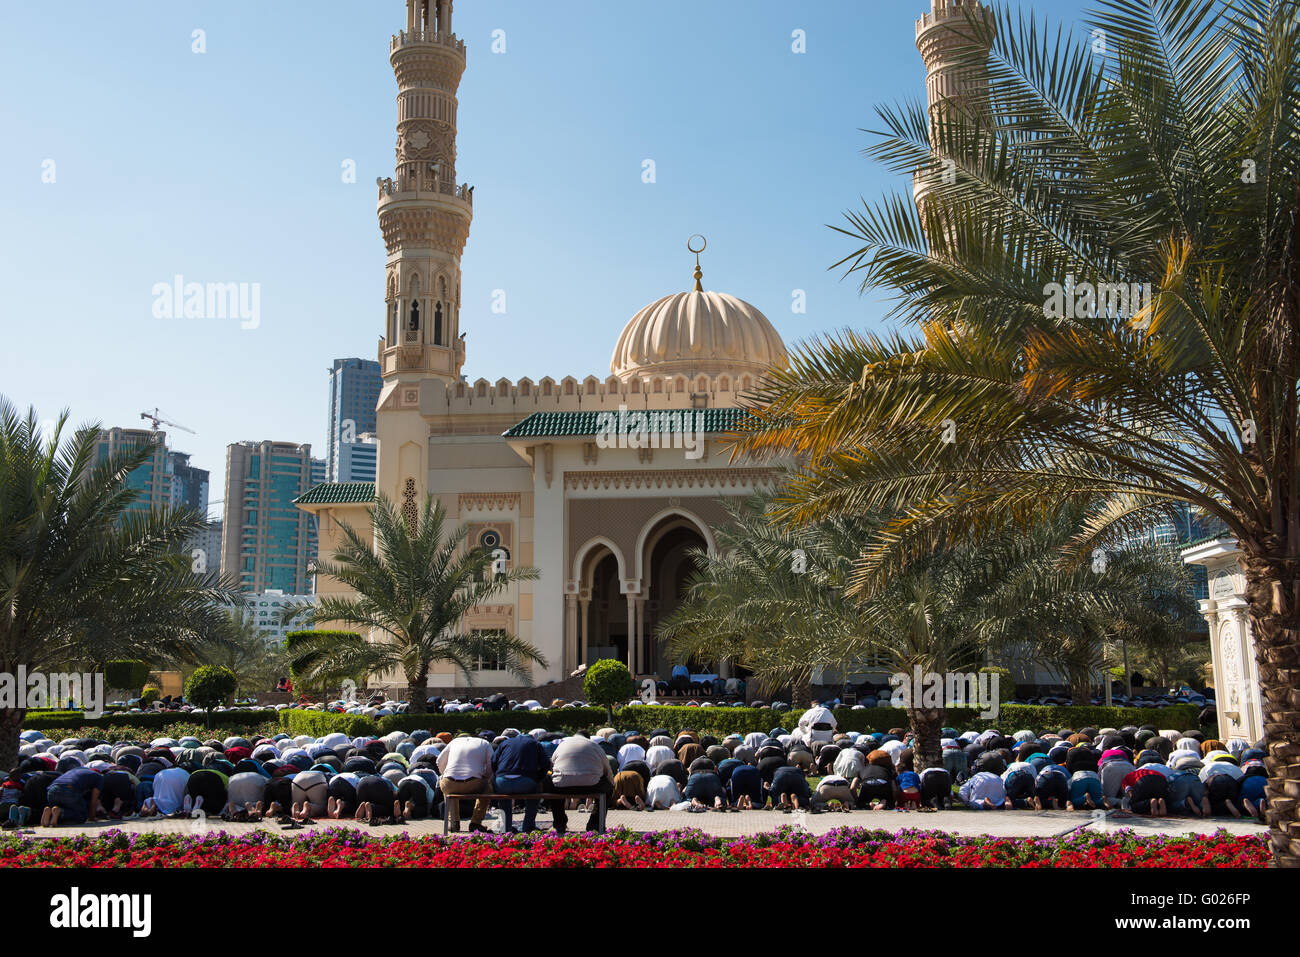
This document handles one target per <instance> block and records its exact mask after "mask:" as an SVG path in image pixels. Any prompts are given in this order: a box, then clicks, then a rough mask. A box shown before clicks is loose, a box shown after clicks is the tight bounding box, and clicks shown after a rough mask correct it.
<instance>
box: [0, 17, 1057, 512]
mask: <svg viewBox="0 0 1300 957" xmlns="http://www.w3.org/2000/svg"><path fill="white" fill-rule="evenodd" d="M1035 8H1036V10H1037V11H1038V12H1039V13H1043V12H1046V13H1048V14H1049V15H1051V16H1053V17H1055V18H1061V17H1064V18H1066V19H1067V20H1068V21H1072V22H1075V23H1077V22H1078V20H1079V18H1080V15H1081V8H1082V3H1081V2H1079V0H1053V2H1050V3H1037V4H1035ZM928 9H929V2H928V0H808V2H802V3H798V4H793V3H788V2H777V0H660V2H658V3H655V4H637V3H628V2H611V0H552V2H545V3H543V2H537V0H460V2H459V3H457V4H456V13H455V18H456V19H455V27H456V32H457V33H458V34H459V35H460V37H461V38H462V39H464V40H465V41H466V44H467V46H468V55H469V67H468V69H467V71H466V74H465V78H464V80H463V82H462V84H461V89H460V114H459V129H460V137H459V161H458V176H459V179H460V180H461V181H462V182H468V183H470V184H472V185H474V186H475V187H476V189H475V194H474V198H475V204H474V210H475V214H474V224H473V227H472V231H471V234H470V240H469V245H468V247H467V249H466V254H465V258H464V261H463V269H464V286H463V289H462V299H463V305H462V317H461V329H462V330H463V331H465V332H466V333H467V345H468V362H467V364H466V367H465V372H466V374H467V375H468V376H469V377H470V379H471V380H473V379H475V378H477V377H479V376H484V377H487V378H489V379H496V378H499V377H501V376H507V377H509V378H511V379H518V378H520V377H523V376H525V375H527V376H531V377H532V378H533V379H534V380H535V379H538V378H541V377H542V376H544V375H551V376H554V377H556V378H559V377H561V376H564V375H568V374H572V375H575V376H584V375H588V374H592V373H594V374H598V375H605V374H607V370H608V368H609V358H610V352H611V351H612V349H613V345H614V342H615V340H616V338H617V336H618V333H619V331H620V329H621V328H622V327H623V325H624V323H625V322H626V321H627V320H628V319H629V318H630V317H631V316H632V315H633V314H634V313H635V312H636V311H637V310H638V309H639V308H640V307H641V306H643V305H645V304H646V303H648V302H651V301H652V300H654V299H656V298H658V297H659V296H662V295H665V294H667V293H670V292H675V291H679V290H683V289H687V288H689V283H690V281H691V269H692V268H693V259H692V257H691V256H690V255H689V254H688V253H687V252H686V250H685V248H684V244H685V241H686V238H687V236H689V235H690V234H692V233H697V232H698V233H704V234H705V235H706V236H707V237H708V240H709V249H708V251H707V252H706V253H705V255H704V257H703V266H704V270H705V286H706V288H712V289H718V290H720V291H723V292H728V293H731V294H733V295H736V296H739V297H741V298H743V299H746V300H748V301H750V302H752V303H754V304H755V305H757V306H758V307H759V308H760V309H762V310H763V311H764V312H765V313H766V314H767V316H768V317H769V318H770V319H771V320H772V322H773V323H774V324H775V325H776V327H777V329H778V330H779V331H780V333H781V334H782V336H784V338H785V340H786V342H787V344H788V345H793V344H795V343H797V342H798V341H799V340H800V339H802V338H804V337H805V336H807V335H809V334H811V333H814V332H818V331H827V330H834V329H838V328H842V327H844V326H854V327H858V328H867V329H876V330H878V329H880V328H881V318H880V317H881V316H882V315H883V313H884V311H885V308H886V306H885V303H884V301H883V299H882V297H881V296H880V295H878V294H874V293H868V294H867V295H865V296H863V295H860V294H859V292H858V289H857V283H856V281H855V280H853V279H849V280H845V279H843V278H842V277H841V274H840V273H839V272H834V271H828V267H829V266H830V265H831V264H832V263H834V262H835V261H837V260H838V259H839V258H841V256H843V255H844V254H845V253H846V252H848V251H849V249H850V246H849V244H848V240H847V239H846V238H845V237H842V236H840V235H839V234H837V233H834V232H833V231H831V230H830V229H829V228H827V224H831V223H838V222H840V221H841V219H842V214H843V212H844V210H846V209H848V208H853V207H856V206H858V205H859V202H860V200H859V197H862V196H865V197H867V198H868V199H874V198H877V197H879V196H880V195H882V193H883V192H884V191H885V190H886V189H889V188H891V187H894V186H898V187H902V188H906V186H907V184H906V183H905V182H903V181H902V180H897V179H893V178H891V177H889V176H887V175H886V174H885V173H884V172H883V171H881V170H880V169H878V168H877V167H875V166H874V165H873V164H872V163H871V162H870V161H868V160H866V159H865V158H863V157H862V156H861V155H860V150H861V149H862V148H863V146H864V145H866V143H867V142H868V137H867V136H866V135H865V134H863V133H862V132H860V128H863V127H867V128H871V127H876V126H878V123H877V120H876V117H875V112H874V108H875V106H876V105H877V104H879V103H889V102H894V101H896V100H899V99H907V98H920V97H922V96H923V95H924V87H923V77H924V73H923V69H922V65H921V62H920V58H919V56H918V55H917V53H916V50H915V47H914V45H913V42H914V25H913V24H914V21H915V19H916V17H917V16H918V15H919V14H920V13H921V12H922V11H923V10H928ZM404 23H405V4H404V3H403V2H402V0H353V2H342V0H334V2H327V0H312V2H305V0H297V2H288V0H274V2H272V0H223V2H221V3H217V2H206V3H198V2H184V0H166V2H162V0H149V2H145V0H138V2H131V3H123V4H113V5H107V4H102V3H92V2H89V0H65V2H61V3H46V2H41V3H19V2H15V0H3V2H0V84H3V88H4V89H5V90H6V91H7V92H6V95H5V96H4V97H3V98H0V130H3V132H4V148H3V150H0V183H3V184H4V186H3V189H0V224H3V228H0V394H4V395H5V396H7V397H8V398H9V399H10V400H11V401H13V402H15V403H17V404H18V405H20V406H22V407H24V408H25V407H26V406H28V405H34V406H35V407H36V409H37V412H38V414H39V415H40V416H41V417H42V418H43V419H51V418H53V417H54V416H55V415H56V414H57V413H58V411H59V410H60V409H61V408H64V407H67V408H70V409H71V412H72V420H73V422H74V423H81V422H85V421H88V420H92V419H93V420H99V421H101V422H102V423H103V424H105V425H122V426H137V425H140V424H141V422H140V418H139V413H140V412H141V411H142V410H145V409H152V408H153V407H155V406H158V407H161V409H162V410H163V412H164V414H165V415H167V416H169V417H170V418H172V419H174V420H175V421H177V422H180V423H182V424H184V425H187V426H189V427H190V428H192V429H194V430H195V431H196V432H197V433H198V434H197V435H196V436H191V435H186V434H184V433H176V432H174V433H172V437H173V443H172V444H173V447H174V448H178V449H180V450H182V451H188V452H192V453H194V456H195V464H197V465H199V466H201V467H204V468H208V469H210V470H211V471H212V472H213V479H214V481H213V493H212V497H213V499H218V498H221V497H222V492H221V487H222V483H223V480H224V479H223V476H224V467H225V446H226V445H227V444H228V443H230V442H235V441H239V440H241V439H277V440H285V441H294V442H310V443H312V445H313V448H314V449H315V450H316V451H317V453H318V454H319V455H322V456H323V454H324V444H323V443H324V433H325V421H326V414H327V409H328V406H327V393H326V375H325V373H326V369H327V368H328V366H329V364H330V362H331V360H333V359H334V358H336V357H343V356H354V355H358V356H362V357H365V358H374V355H375V345H376V342H377V339H378V336H379V335H380V333H381V331H382V328H383V303H382V299H383V265H384V248H383V243H382V241H381V239H380V236H379V229H378V226H377V223H376V219H375V198H376V193H375V187H374V181H375V177H377V176H389V175H392V172H393V162H394V155H393V148H394V143H395V139H396V134H395V121H396V115H395V114H396V106H395V96H396V83H395V81H394V79H393V75H392V71H391V69H390V67H389V64H388V40H389V37H390V35H391V34H392V33H394V32H396V31H397V30H398V29H400V28H402V27H403V26H404ZM195 29H202V30H204V31H205V34H206V46H207V52H206V53H204V54H201V55H200V54H196V53H193V52H191V45H192V40H191V36H192V32H193V31H194V30H195ZM498 29H500V30H504V31H505V39H506V52H505V53H504V54H493V53H492V52H491V50H490V47H491V43H492V34H493V31H494V30H498ZM796 29H802V30H804V31H806V35H807V52H806V53H805V54H802V55H796V54H794V53H793V52H792V51H791V43H792V40H791V33H792V31H794V30H796ZM647 158H649V159H653V160H654V161H655V163H656V166H657V180H658V181H657V182H656V183H655V184H653V185H647V184H644V183H643V182H642V181H641V169H642V161H643V160H644V159H647ZM349 159H351V160H355V162H356V166H357V183H356V184H355V185H346V184H344V183H343V182H342V178H341V171H342V167H341V164H342V163H343V162H344V161H345V160H349ZM46 160H53V161H54V162H55V164H56V165H55V173H56V182H55V183H53V184H45V183H42V181H41V177H42V164H43V162H44V161H46ZM891 180H892V181H891ZM176 274H181V275H183V276H185V277H186V279H187V280H188V281H198V282H244V283H259V284H260V286H261V324H260V326H259V327H258V328H256V329H247V330H245V329H241V328H240V324H239V322H238V321H236V320H224V321H223V320H215V319H205V320H186V319H170V320H167V319H157V318H155V317H154V315H153V312H152V306H153V293H152V289H153V286H154V284H155V283H159V282H170V281H171V280H172V277H173V276H175V275H176ZM496 289H502V290H505V292H506V297H507V299H506V302H507V313H506V314H505V315H498V314H494V313H493V312H492V310H491V296H492V292H493V290H496ZM795 289H803V290H806V293H807V303H808V311H807V313H806V314H804V315H797V314H794V313H792V310H791V297H792V292H793V290H795Z"/></svg>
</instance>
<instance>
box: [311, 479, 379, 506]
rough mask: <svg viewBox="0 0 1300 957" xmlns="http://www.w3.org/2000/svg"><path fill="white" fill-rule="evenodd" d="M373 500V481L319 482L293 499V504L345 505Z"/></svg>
mask: <svg viewBox="0 0 1300 957" xmlns="http://www.w3.org/2000/svg"><path fill="white" fill-rule="evenodd" d="M374 500H375V483H374V482H321V483H320V484H319V485H313V486H312V487H311V488H309V489H308V490H307V491H305V492H303V493H302V494H301V495H299V496H298V497H297V498H296V499H294V500H293V501H294V504H295V505H345V504H351V503H354V502H373V501H374Z"/></svg>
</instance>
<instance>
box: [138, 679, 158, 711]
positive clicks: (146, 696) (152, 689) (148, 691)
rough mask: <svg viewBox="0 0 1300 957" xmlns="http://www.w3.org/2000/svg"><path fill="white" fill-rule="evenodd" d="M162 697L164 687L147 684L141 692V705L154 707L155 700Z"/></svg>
mask: <svg viewBox="0 0 1300 957" xmlns="http://www.w3.org/2000/svg"><path fill="white" fill-rule="evenodd" d="M161 698H162V688H159V687H158V686H157V685H145V686H144V690H143V691H141V692H140V707H141V708H152V707H153V704H154V702H155V701H158V700H160V699H161Z"/></svg>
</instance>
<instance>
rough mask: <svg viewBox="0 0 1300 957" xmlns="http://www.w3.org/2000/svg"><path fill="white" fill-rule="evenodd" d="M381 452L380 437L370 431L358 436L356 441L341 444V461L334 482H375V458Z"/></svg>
mask: <svg viewBox="0 0 1300 957" xmlns="http://www.w3.org/2000/svg"><path fill="white" fill-rule="evenodd" d="M378 454H379V444H378V439H376V437H375V435H374V434H373V433H370V432H365V433H362V434H361V435H359V436H357V441H355V442H344V443H342V444H340V445H339V463H338V471H337V474H336V475H335V476H334V477H333V479H331V481H334V482H373V481H374V480H375V458H376V456H377V455H378Z"/></svg>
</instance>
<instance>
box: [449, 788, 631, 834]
mask: <svg viewBox="0 0 1300 957" xmlns="http://www.w3.org/2000/svg"><path fill="white" fill-rule="evenodd" d="M484 798H486V799H487V800H489V801H564V800H568V799H569V798H577V799H578V800H581V801H589V800H591V799H592V798H596V799H597V801H598V802H599V804H598V805H597V810H598V815H597V817H596V821H597V827H596V830H597V832H599V833H601V834H604V833H605V812H606V810H607V806H606V800H605V792H604V791H590V792H587V793H582V792H573V793H568V794H555V793H554V792H551V791H539V792H538V793H536V794H497V793H496V792H495V791H485V792H482V793H480V794H443V805H442V836H443V837H446V836H447V834H448V833H450V827H451V802H452V801H478V800H482V799H484Z"/></svg>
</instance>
